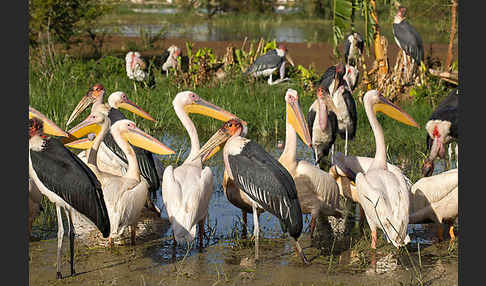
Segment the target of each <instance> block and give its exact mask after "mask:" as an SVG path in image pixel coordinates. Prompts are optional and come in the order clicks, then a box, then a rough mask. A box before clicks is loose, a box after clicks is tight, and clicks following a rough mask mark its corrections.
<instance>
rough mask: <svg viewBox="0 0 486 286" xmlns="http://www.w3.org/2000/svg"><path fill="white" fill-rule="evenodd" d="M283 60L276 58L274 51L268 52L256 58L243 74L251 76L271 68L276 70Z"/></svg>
mask: <svg viewBox="0 0 486 286" xmlns="http://www.w3.org/2000/svg"><path fill="white" fill-rule="evenodd" d="M283 61H284V59H283V58H282V57H280V56H278V54H277V51H276V50H270V51H268V52H267V53H266V54H264V55H261V56H260V57H258V58H257V59H256V60H255V61H254V62H253V63H252V64H251V65H250V67H248V69H247V70H246V71H245V74H247V75H248V74H251V73H254V72H260V71H264V70H267V69H271V68H278V67H279V66H280V65H281V64H282V62H283Z"/></svg>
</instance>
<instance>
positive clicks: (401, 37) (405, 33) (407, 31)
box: [393, 6, 424, 74]
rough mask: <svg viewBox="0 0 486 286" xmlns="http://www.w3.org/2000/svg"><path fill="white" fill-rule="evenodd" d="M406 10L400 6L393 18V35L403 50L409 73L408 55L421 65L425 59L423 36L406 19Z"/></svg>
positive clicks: (413, 61)
mask: <svg viewBox="0 0 486 286" xmlns="http://www.w3.org/2000/svg"><path fill="white" fill-rule="evenodd" d="M406 12H407V8H405V7H402V6H400V7H399V8H398V11H397V14H396V15H395V18H394V19H393V37H394V39H395V42H396V43H397V45H398V46H399V47H400V49H401V50H402V52H403V61H404V66H405V70H404V72H405V74H407V55H408V56H410V57H412V64H413V63H417V64H418V65H419V66H420V64H421V63H422V62H423V60H424V46H423V42H422V38H421V37H420V35H419V33H418V32H417V30H415V28H414V27H413V26H412V25H410V24H409V23H408V21H407V20H405V14H406ZM413 67H414V66H413ZM413 67H412V68H413Z"/></svg>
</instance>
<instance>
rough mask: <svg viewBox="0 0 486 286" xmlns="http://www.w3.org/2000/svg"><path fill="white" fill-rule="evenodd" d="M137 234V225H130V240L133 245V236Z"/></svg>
mask: <svg viewBox="0 0 486 286" xmlns="http://www.w3.org/2000/svg"><path fill="white" fill-rule="evenodd" d="M136 234H137V225H135V224H134V225H131V226H130V241H131V244H132V245H135V237H136Z"/></svg>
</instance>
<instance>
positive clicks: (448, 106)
mask: <svg viewBox="0 0 486 286" xmlns="http://www.w3.org/2000/svg"><path fill="white" fill-rule="evenodd" d="M458 106H459V88H456V89H454V90H452V92H451V93H450V94H449V95H448V96H447V97H446V98H445V99H444V100H443V101H442V102H441V103H439V105H438V106H437V108H436V109H435V110H434V112H432V114H431V115H430V118H429V120H428V121H427V123H426V124H425V130H427V150H428V151H429V152H430V153H429V156H428V157H427V158H426V159H425V162H424V164H423V165H422V175H424V176H430V175H432V173H433V172H434V160H435V158H436V157H437V155H439V157H441V158H444V157H445V146H446V145H449V160H450V159H451V155H452V151H451V144H450V143H451V142H453V141H455V142H456V166H457V158H458V150H457V142H458V138H459V132H458V120H459V119H458V115H459V114H458V113H459V111H458V109H457V108H458Z"/></svg>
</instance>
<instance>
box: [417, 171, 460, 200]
mask: <svg viewBox="0 0 486 286" xmlns="http://www.w3.org/2000/svg"><path fill="white" fill-rule="evenodd" d="M458 182H459V177H458V171H457V169H453V170H451V171H448V172H443V173H440V174H437V175H434V176H430V177H424V178H421V179H420V180H418V181H417V182H416V183H415V184H413V186H412V189H411V193H412V194H413V196H417V197H418V196H422V197H424V198H425V199H426V200H427V202H429V203H434V202H438V201H440V200H442V199H443V198H444V197H446V196H447V195H448V194H449V193H450V192H452V191H453V190H454V189H455V188H457V186H458Z"/></svg>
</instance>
